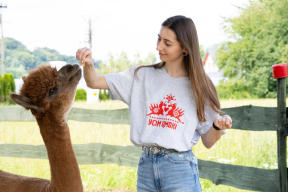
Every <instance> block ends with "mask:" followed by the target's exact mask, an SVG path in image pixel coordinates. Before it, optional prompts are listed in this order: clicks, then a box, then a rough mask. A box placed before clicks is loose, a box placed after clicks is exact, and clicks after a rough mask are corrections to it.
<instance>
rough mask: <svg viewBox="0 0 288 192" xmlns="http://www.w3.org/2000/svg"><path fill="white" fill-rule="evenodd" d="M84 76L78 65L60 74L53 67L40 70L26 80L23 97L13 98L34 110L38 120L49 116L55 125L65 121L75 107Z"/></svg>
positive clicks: (24, 80) (16, 95)
mask: <svg viewBox="0 0 288 192" xmlns="http://www.w3.org/2000/svg"><path fill="white" fill-rule="evenodd" d="M81 75H82V73H81V69H80V68H79V66H78V65H65V66H64V67H62V68H61V69H60V70H59V71H58V72H57V70H56V68H52V67H51V66H50V65H44V66H40V67H38V68H37V69H36V70H32V71H30V72H29V74H28V76H27V77H23V82H24V83H23V86H22V88H21V89H20V94H19V95H18V94H10V97H11V99H12V100H13V101H14V102H15V103H17V104H19V105H21V106H23V107H24V108H26V109H30V110H31V112H32V114H33V115H34V116H35V117H36V118H37V119H40V118H42V117H43V116H46V115H48V116H49V117H52V118H53V120H54V121H63V120H66V117H67V115H68V112H69V110H70V108H71V106H72V104H73V101H74V97H75V93H76V87H77V84H78V83H79V80H80V78H81Z"/></svg>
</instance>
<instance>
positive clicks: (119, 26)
mask: <svg viewBox="0 0 288 192" xmlns="http://www.w3.org/2000/svg"><path fill="white" fill-rule="evenodd" d="M2 4H3V5H5V4H7V8H5V9H2V20H3V35H4V37H11V38H14V39H16V40H18V41H20V42H22V43H23V44H24V45H25V46H26V47H27V48H28V49H29V50H30V51H33V50H34V49H35V48H37V47H48V48H51V49H55V50H57V51H58V52H59V53H60V54H64V55H75V53H76V51H77V49H78V48H82V47H87V46H88V44H87V41H88V30H89V25H88V20H89V18H91V21H92V35H93V36H92V56H93V58H94V59H95V60H102V61H107V59H108V58H109V56H108V55H109V54H111V55H113V56H115V57H117V56H119V55H120V54H121V52H123V51H124V52H126V53H127V54H128V58H130V59H133V57H134V55H136V54H139V56H140V58H141V59H144V58H145V57H147V56H148V54H149V53H155V55H156V58H157V60H158V61H159V54H158V52H157V51H156V41H157V38H158V36H157V35H158V34H159V31H160V28H161V24H162V22H163V21H164V20H166V19H167V18H168V17H171V16H174V15H184V16H186V17H190V18H191V19H192V20H193V21H194V23H195V25H196V29H197V33H198V38H199V43H200V45H203V46H204V48H205V49H207V48H209V47H211V46H213V45H214V44H218V43H221V42H223V41H225V40H227V39H228V35H227V34H225V32H224V30H223V17H235V16H238V15H239V14H240V10H239V9H238V8H237V6H240V7H243V6H244V7H245V6H247V5H248V4H249V0H217V1H216V0H173V1H172V0H145V1H143V0H142V1H140V0H25V1H23V0H8V1H7V0H6V1H2Z"/></svg>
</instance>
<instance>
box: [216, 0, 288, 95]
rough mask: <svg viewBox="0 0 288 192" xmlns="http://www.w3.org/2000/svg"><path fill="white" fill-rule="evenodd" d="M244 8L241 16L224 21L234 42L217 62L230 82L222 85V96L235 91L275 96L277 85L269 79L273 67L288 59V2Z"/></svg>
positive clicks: (256, 3)
mask: <svg viewBox="0 0 288 192" xmlns="http://www.w3.org/2000/svg"><path fill="white" fill-rule="evenodd" d="M240 9H241V11H242V13H241V14H240V15H239V16H238V17H234V18H225V20H224V24H225V27H224V28H225V31H226V32H227V33H228V34H229V35H230V38H231V40H230V41H227V42H224V43H222V44H221V45H220V46H219V49H218V51H217V58H216V59H217V63H218V66H219V68H220V69H223V72H224V76H225V77H228V78H229V79H230V81H227V82H222V84H221V85H220V88H219V87H218V88H217V89H219V90H220V91H219V92H221V93H220V95H221V94H222V95H223V94H224V93H225V92H226V93H229V92H230V90H231V89H233V90H235V91H236V92H239V94H240V92H243V93H242V94H240V95H243V96H244V95H246V94H249V95H250V96H249V97H257V98H267V97H275V96H276V83H275V81H271V80H269V73H270V71H271V70H272V65H274V64H278V63H284V62H287V59H288V40H287V39H288V29H287V25H288V19H287V18H288V12H287V10H288V2H287V0H261V1H250V5H249V6H247V7H245V8H240ZM240 84H243V85H242V86H239V85H240ZM237 95H238V94H237ZM227 96H228V95H227ZM246 96H247V97H248V95H246ZM246 96H244V97H245V98H247V97H246ZM225 98H226V97H225ZM229 98H233V97H229Z"/></svg>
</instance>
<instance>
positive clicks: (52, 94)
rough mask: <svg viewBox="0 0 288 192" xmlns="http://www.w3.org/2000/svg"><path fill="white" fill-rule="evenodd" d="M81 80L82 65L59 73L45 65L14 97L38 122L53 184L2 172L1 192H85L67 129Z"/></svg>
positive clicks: (61, 70)
mask: <svg viewBox="0 0 288 192" xmlns="http://www.w3.org/2000/svg"><path fill="white" fill-rule="evenodd" d="M80 78H81V69H80V68H79V66H78V65H74V66H72V65H66V66H64V67H63V68H62V69H60V70H59V71H58V72H57V70H56V69H55V68H51V67H50V66H49V65H45V66H41V67H39V68H37V69H36V70H32V71H31V72H30V73H29V75H28V76H27V77H24V78H23V81H24V84H23V86H22V88H21V90H20V95H17V94H11V95H10V97H11V99H12V100H13V101H14V102H15V103H17V104H19V105H21V106H23V107H24V108H25V109H27V110H31V112H32V114H33V115H34V116H35V118H36V120H37V123H38V125H39V128H40V133H41V136H42V138H43V141H44V143H45V146H46V149H47V154H48V159H49V163H50V172H51V180H46V179H41V178H32V177H25V176H20V175H15V174H11V173H7V172H4V171H0V191H1V192H2V191H3V192H82V191H83V186H82V181H81V176H80V171H79V167H78V163H77V160H76V156H75V153H74V151H73V148H72V143H71V139H70V133H69V127H68V125H67V114H68V113H69V110H70V106H71V104H72V103H73V100H74V96H75V92H76V87H77V84H78V82H79V80H80Z"/></svg>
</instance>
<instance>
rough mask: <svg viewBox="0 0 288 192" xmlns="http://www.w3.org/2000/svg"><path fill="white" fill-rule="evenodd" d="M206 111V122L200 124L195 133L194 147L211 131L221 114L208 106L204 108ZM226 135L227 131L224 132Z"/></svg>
mask: <svg viewBox="0 0 288 192" xmlns="http://www.w3.org/2000/svg"><path fill="white" fill-rule="evenodd" d="M204 111H205V117H206V122H200V121H199V122H198V124H197V127H196V130H195V133H194V135H193V138H192V143H193V144H194V145H196V144H197V142H198V141H199V138H200V136H201V135H202V134H205V133H207V132H208V131H209V130H210V128H211V127H212V125H213V122H214V120H215V118H216V117H218V116H219V114H218V113H217V112H215V111H214V110H213V109H212V108H211V107H210V106H208V105H205V106H204ZM226 133H227V131H226V130H223V131H222V135H224V134H226Z"/></svg>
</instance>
